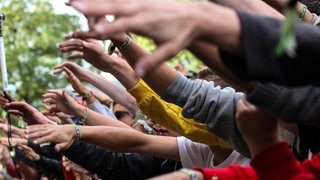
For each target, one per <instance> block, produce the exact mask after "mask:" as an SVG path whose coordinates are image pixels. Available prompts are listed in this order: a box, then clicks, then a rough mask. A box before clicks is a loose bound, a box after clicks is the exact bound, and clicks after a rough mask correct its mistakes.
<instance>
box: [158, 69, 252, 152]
mask: <svg viewBox="0 0 320 180" xmlns="http://www.w3.org/2000/svg"><path fill="white" fill-rule="evenodd" d="M242 96H243V94H242V93H237V92H235V90H234V89H232V88H229V87H227V88H224V89H221V88H220V86H214V83H213V82H208V81H203V80H194V81H193V80H189V79H187V78H185V77H184V76H183V75H181V74H178V76H177V78H176V79H175V81H174V82H172V84H171V85H170V86H169V87H168V88H167V90H166V91H165V93H164V95H163V97H162V98H163V99H165V100H166V101H168V102H171V103H174V104H177V105H179V106H181V107H183V111H182V114H183V116H184V117H186V118H193V119H194V120H196V121H197V122H200V123H205V124H206V125H207V129H208V130H209V131H210V132H211V133H213V134H214V135H216V136H217V137H219V138H221V139H222V140H225V141H226V142H228V143H230V144H231V145H232V146H233V148H234V149H235V150H237V151H238V152H240V153H241V154H243V155H245V156H247V157H250V153H249V149H248V147H247V145H246V143H245V141H244V139H243V138H242V136H241V134H240V133H239V131H238V129H237V127H236V123H235V113H236V103H237V101H238V100H239V99H240V98H241V97H242Z"/></svg>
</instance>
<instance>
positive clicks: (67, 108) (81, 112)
mask: <svg viewBox="0 0 320 180" xmlns="http://www.w3.org/2000/svg"><path fill="white" fill-rule="evenodd" d="M43 98H44V99H43V102H44V103H48V104H50V105H49V106H48V110H49V111H50V112H60V111H62V112H64V113H67V114H72V115H75V116H77V117H78V118H79V119H80V121H81V122H82V123H85V124H87V125H107V126H117V127H124V128H130V127H129V126H127V125H126V124H124V123H122V122H120V121H117V120H114V119H112V118H110V117H108V116H105V115H102V114H100V113H97V112H94V111H92V110H90V109H88V108H86V107H84V106H82V105H80V104H78V103H77V102H76V101H75V100H74V99H73V98H72V97H70V96H69V95H68V94H67V93H66V92H64V91H61V90H48V92H47V93H46V94H44V95H43Z"/></svg>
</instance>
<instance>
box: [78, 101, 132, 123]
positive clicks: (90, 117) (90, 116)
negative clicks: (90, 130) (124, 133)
mask: <svg viewBox="0 0 320 180" xmlns="http://www.w3.org/2000/svg"><path fill="white" fill-rule="evenodd" d="M85 111H86V107H84V106H81V105H79V107H78V108H77V110H76V112H75V114H74V115H75V116H77V117H78V118H79V119H81V118H85V124H87V125H91V126H94V125H97V126H100V125H105V126H115V127H124V128H130V127H129V126H127V125H126V124H124V123H122V122H120V121H117V120H115V119H112V118H110V117H108V116H105V115H102V114H100V113H97V112H94V111H92V110H90V109H88V110H87V111H88V112H87V117H84V115H85V114H86V113H85Z"/></svg>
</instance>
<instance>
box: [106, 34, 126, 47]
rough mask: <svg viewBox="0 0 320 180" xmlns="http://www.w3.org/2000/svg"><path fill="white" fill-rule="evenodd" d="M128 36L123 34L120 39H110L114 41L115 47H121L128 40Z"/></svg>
mask: <svg viewBox="0 0 320 180" xmlns="http://www.w3.org/2000/svg"><path fill="white" fill-rule="evenodd" d="M127 37H128V36H127V35H126V34H122V35H119V36H118V37H115V38H110V40H111V41H112V43H113V44H114V45H120V44H122V43H123V42H124V41H126V39H127Z"/></svg>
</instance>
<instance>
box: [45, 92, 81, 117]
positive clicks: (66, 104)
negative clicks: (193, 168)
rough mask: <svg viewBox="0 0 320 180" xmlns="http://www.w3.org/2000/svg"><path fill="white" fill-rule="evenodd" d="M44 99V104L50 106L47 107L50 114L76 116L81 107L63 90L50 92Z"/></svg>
mask: <svg viewBox="0 0 320 180" xmlns="http://www.w3.org/2000/svg"><path fill="white" fill-rule="evenodd" d="M42 97H43V101H42V102H43V103H47V104H49V105H48V106H47V109H48V111H49V112H64V113H67V114H76V112H77V110H78V108H79V106H81V105H79V104H78V103H77V102H76V101H75V100H74V99H73V98H72V97H71V96H70V95H68V94H67V93H66V92H65V91H62V90H55V89H52V90H48V91H47V93H45V94H44V95H42Z"/></svg>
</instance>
